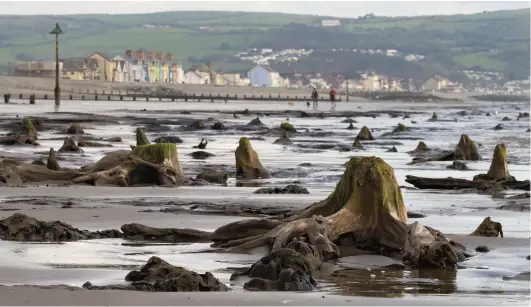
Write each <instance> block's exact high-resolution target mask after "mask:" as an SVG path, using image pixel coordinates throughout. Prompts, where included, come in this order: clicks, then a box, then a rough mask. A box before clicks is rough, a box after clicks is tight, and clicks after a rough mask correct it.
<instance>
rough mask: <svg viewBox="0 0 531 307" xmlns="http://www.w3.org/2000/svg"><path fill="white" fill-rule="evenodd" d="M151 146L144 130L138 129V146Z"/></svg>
mask: <svg viewBox="0 0 531 307" xmlns="http://www.w3.org/2000/svg"><path fill="white" fill-rule="evenodd" d="M149 144H151V143H150V142H149V140H148V138H147V136H146V133H145V132H144V129H142V128H136V146H142V145H149Z"/></svg>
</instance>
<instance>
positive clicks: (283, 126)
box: [280, 122, 297, 132]
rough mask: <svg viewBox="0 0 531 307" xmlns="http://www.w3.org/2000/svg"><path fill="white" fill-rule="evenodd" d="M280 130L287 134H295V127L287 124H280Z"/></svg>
mask: <svg viewBox="0 0 531 307" xmlns="http://www.w3.org/2000/svg"><path fill="white" fill-rule="evenodd" d="M280 129H282V130H284V131H287V132H297V129H295V127H293V125H292V124H290V123H289V122H283V123H282V124H280Z"/></svg>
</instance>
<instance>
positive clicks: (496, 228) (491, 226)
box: [470, 216, 503, 238]
mask: <svg viewBox="0 0 531 307" xmlns="http://www.w3.org/2000/svg"><path fill="white" fill-rule="evenodd" d="M470 235H471V236H476V237H494V238H496V237H497V236H498V235H499V236H500V237H502V238H503V229H502V224H500V223H498V222H494V221H493V220H491V218H490V216H488V217H486V218H485V219H484V220H483V221H482V222H481V224H479V226H478V228H476V230H474V231H473V232H472V233H471V234H470Z"/></svg>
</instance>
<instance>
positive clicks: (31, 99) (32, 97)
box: [29, 94, 35, 104]
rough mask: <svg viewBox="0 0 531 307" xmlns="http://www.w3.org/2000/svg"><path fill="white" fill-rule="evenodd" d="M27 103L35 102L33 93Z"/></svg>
mask: <svg viewBox="0 0 531 307" xmlns="http://www.w3.org/2000/svg"><path fill="white" fill-rule="evenodd" d="M29 103H30V104H35V94H31V95H30V97H29Z"/></svg>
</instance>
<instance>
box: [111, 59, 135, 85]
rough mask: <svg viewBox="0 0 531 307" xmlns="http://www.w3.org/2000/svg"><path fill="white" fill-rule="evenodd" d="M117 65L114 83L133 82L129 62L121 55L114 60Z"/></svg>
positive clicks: (113, 78)
mask: <svg viewBox="0 0 531 307" xmlns="http://www.w3.org/2000/svg"><path fill="white" fill-rule="evenodd" d="M112 60H113V61H114V63H115V65H116V68H115V70H114V76H113V77H112V80H114V82H132V81H134V80H132V77H131V74H130V73H129V71H130V64H129V61H128V60H127V59H126V58H124V57H123V56H121V55H117V56H115V57H114V58H113V59H112Z"/></svg>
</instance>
